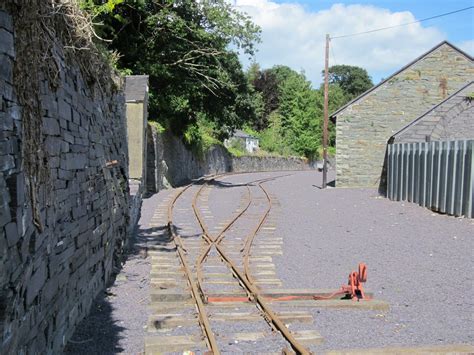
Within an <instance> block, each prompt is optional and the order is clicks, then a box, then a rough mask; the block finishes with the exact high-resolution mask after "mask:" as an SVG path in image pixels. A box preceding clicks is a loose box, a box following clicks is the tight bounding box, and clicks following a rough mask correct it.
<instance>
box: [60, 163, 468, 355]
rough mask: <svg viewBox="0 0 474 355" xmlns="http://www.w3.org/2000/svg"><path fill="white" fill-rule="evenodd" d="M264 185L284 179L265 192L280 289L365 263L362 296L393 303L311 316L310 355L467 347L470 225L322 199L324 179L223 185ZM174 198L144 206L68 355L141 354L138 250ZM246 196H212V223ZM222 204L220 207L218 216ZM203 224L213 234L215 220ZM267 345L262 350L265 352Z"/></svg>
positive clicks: (347, 196)
mask: <svg viewBox="0 0 474 355" xmlns="http://www.w3.org/2000/svg"><path fill="white" fill-rule="evenodd" d="M271 176H273V177H277V176H281V177H280V178H278V179H275V180H272V181H268V182H267V183H266V184H265V186H266V187H267V188H268V191H269V192H270V193H271V194H272V195H275V197H276V199H277V201H276V204H277V205H281V206H279V207H278V209H279V212H278V214H277V215H276V216H278V217H279V218H278V219H277V221H276V228H277V229H276V233H275V235H274V236H275V237H283V256H276V257H274V259H273V260H274V262H275V264H276V267H277V276H278V277H279V278H280V279H281V280H282V281H283V283H284V288H300V289H301V288H312V289H318V288H319V289H322V288H334V289H337V288H339V287H340V286H341V285H342V284H345V283H346V282H347V275H348V273H349V272H350V271H351V270H353V269H355V268H356V267H357V264H358V263H359V262H360V261H364V262H366V263H367V265H368V283H367V286H366V288H367V289H368V290H370V291H372V292H374V294H375V297H376V298H378V299H382V300H385V301H387V302H389V304H390V311H388V312H381V311H362V310H354V309H350V310H336V309H312V310H311V312H312V314H313V316H314V319H315V324H314V325H313V327H315V328H316V329H317V330H318V331H319V332H320V333H321V335H322V336H323V337H324V339H325V342H324V344H323V345H321V346H316V347H313V348H312V350H314V351H316V352H320V351H324V350H327V349H344V348H375V347H385V346H398V345H403V346H422V345H445V344H454V343H471V344H472V343H473V342H474V302H473V301H472V299H471V297H472V296H471V294H472V291H474V282H473V276H472V275H474V273H473V269H474V261H473V260H474V259H473V256H474V239H473V238H474V221H473V220H468V219H460V218H454V217H449V216H443V215H439V214H436V213H432V212H431V211H429V210H427V209H425V208H421V207H419V206H417V205H414V204H410V203H399V202H391V201H389V200H387V199H385V198H381V197H380V196H378V194H377V192H376V191H375V190H371V189H327V190H321V189H319V187H318V186H320V183H321V175H320V174H319V173H317V172H315V171H309V172H294V173H293V172H292V173H282V172H279V173H262V174H251V175H235V176H232V177H228V178H226V179H225V180H224V182H225V183H226V184H227V183H229V184H232V183H233V184H234V185H237V184H238V183H242V182H247V181H254V180H257V179H262V178H268V177H271ZM226 190H227V191H226ZM224 191H226V192H225V193H224ZM171 192H172V191H171ZM171 192H170V191H163V192H161V193H160V194H157V195H154V196H153V197H151V198H149V199H146V200H145V201H144V205H143V208H142V216H141V219H140V222H139V223H140V230H139V232H138V234H137V242H136V243H135V247H134V249H133V250H132V252H131V253H130V255H129V258H128V261H127V263H126V264H125V265H124V268H123V270H122V272H121V273H120V274H119V276H118V277H117V280H116V282H115V283H114V285H113V286H111V287H110V288H108V289H107V291H106V293H104V294H101V295H99V297H98V298H97V300H96V302H95V303H94V305H93V307H92V311H91V315H90V316H89V317H88V318H86V319H85V320H84V321H83V322H82V323H81V324H80V325H79V327H78V329H77V331H76V333H75V334H74V336H73V338H72V340H73V342H71V343H69V344H68V346H67V349H66V353H70V354H112V353H127V354H136V353H140V352H142V351H143V344H144V342H143V337H144V335H145V334H146V329H144V326H145V324H146V322H147V319H148V310H147V308H146V307H147V304H148V301H149V300H148V294H149V289H148V287H149V270H150V264H149V260H148V259H144V258H143V256H142V254H141V253H140V250H141V249H142V245H143V243H144V240H145V239H146V235H147V229H148V228H149V227H148V224H149V221H150V219H151V217H152V215H153V212H154V210H155V208H156V206H157V205H158V203H160V201H161V200H162V199H163V197H164V196H166V195H167V194H168V193H171ZM244 192H245V190H244V189H243V188H241V187H239V188H230V189H225V188H223V189H222V190H221V193H222V195H221V194H220V193H219V192H218V191H217V189H213V190H212V191H211V192H210V194H209V196H208V199H209V209H210V211H211V212H212V214H213V215H214V216H215V217H216V220H218V219H219V220H222V218H224V219H225V218H228V217H230V216H229V215H228V214H229V213H230V211H232V210H233V209H235V208H236V207H237V206H238V205H239V203H241V202H242V198H244V197H245V195H244ZM219 196H223V198H224V199H225V200H226V201H224V202H222V200H221V202H219V206H217V207H216V204H217V202H216V201H218V200H219ZM179 207H180V208H182V210H181V211H179V210H177V211H176V217H177V220H180V219H181V218H183V217H185V216H186V215H187V216H192V213H191V211H190V210H189V209H186V210H184V208H185V206H184V205H183V206H179ZM217 217H219V218H217ZM207 222H208V223H209V225H210V226H214V227H217V225H214V223H213V221H212V220H208V221H207ZM180 227H181V228H182V232H183V237H184V238H183V239H184V241H185V243H186V240H191V239H194V238H196V237H198V236H199V230H198V227H197V225H196V222H195V221H194V220H192V221H189V222H188V224H183V225H181V226H180ZM229 234H230V235H232V233H229ZM230 235H229V236H230ZM196 256H197V255H196ZM189 257H190V258H192V256H191V255H190V256H189ZM279 288H280V287H279ZM131 310H133V311H131ZM298 327H299V326H296V328H298ZM218 328H219V327H218ZM234 328H235V329H237V328H239V327H238V325H237V324H235V325H232V324H229V325H226V326H225V331H226V333H227V334H230V333H232V331H233V329H234ZM303 328H306V329H307V328H308V327H306V326H305V327H303ZM219 330H221V329H219ZM241 331H242V330H241ZM268 340H269V342H268V343H266V344H265V345H269V346H270V347H271V344H272V341H270V339H268ZM272 340H273V339H272ZM275 341H276V343H274V345H276V344H277V343H278V346H276V348H278V349H271V350H277V351H278V350H279V349H281V347H280V345H281V344H279V340H277V338H275ZM257 344H258V342H257ZM257 344H239V345H237V344H235V343H234V344H231V343H229V344H227V345H226V346H225V348H226V349H224V350H225V351H230V352H232V351H234V350H235V351H237V349H240V347H242V348H241V349H240V350H242V351H250V352H251V351H253V350H254V351H256V349H258V350H260V351H264V350H270V348H268V349H263V348H260V347H259V346H258V345H257ZM236 345H237V346H236ZM262 345H263V344H262ZM247 346H249V347H247ZM252 346H253V347H252Z"/></svg>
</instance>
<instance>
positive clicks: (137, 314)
mask: <svg viewBox="0 0 474 355" xmlns="http://www.w3.org/2000/svg"><path fill="white" fill-rule="evenodd" d="M168 193H169V192H168V191H163V192H160V193H159V194H155V195H153V196H152V197H150V198H148V199H145V200H144V201H143V207H142V211H141V217H140V221H139V225H138V230H137V233H136V238H135V240H134V241H133V246H132V248H131V250H130V253H129V254H128V256H127V261H126V263H125V265H124V266H123V269H122V270H121V271H120V273H119V274H118V275H117V278H116V280H115V282H114V283H113V285H112V286H110V287H109V288H107V289H106V290H105V292H101V293H100V294H99V296H98V297H97V298H96V300H95V301H94V303H93V304H92V308H91V311H90V314H89V316H88V317H86V318H85V319H84V320H83V321H82V322H81V323H80V324H79V325H78V327H77V328H76V331H75V333H74V335H73V336H72V339H71V341H70V342H69V343H68V344H67V346H66V349H65V353H66V354H116V353H125V354H138V353H142V352H143V351H144V340H143V339H144V336H145V334H146V329H144V326H145V325H146V323H147V320H148V310H147V306H148V303H149V273H150V261H149V259H148V258H145V257H144V255H145V254H144V245H145V242H146V236H147V234H148V233H149V231H150V230H149V223H150V220H151V218H152V216H153V213H154V211H155V208H156V206H157V205H158V204H159V203H160V201H161V200H162V199H163V197H164V196H165V195H167V194H168ZM131 310H132V311H131Z"/></svg>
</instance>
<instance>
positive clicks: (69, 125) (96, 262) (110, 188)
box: [0, 2, 129, 354]
mask: <svg viewBox="0 0 474 355" xmlns="http://www.w3.org/2000/svg"><path fill="white" fill-rule="evenodd" d="M33 3H36V2H31V3H28V4H27V3H25V5H24V8H22V9H21V10H19V11H26V13H25V14H24V15H25V16H28V14H29V13H33V12H28V7H29V6H30V4H33ZM2 5H3V3H2V4H0V8H1V7H2ZM31 6H38V5H31ZM39 6H42V5H39ZM15 8H16V9H19V8H20V7H15ZM12 14H13V13H12ZM23 20H24V16H23V15H19V14H18V13H16V14H14V17H13V18H12V16H10V14H9V13H7V12H6V11H1V10H0V353H1V354H46V353H48V354H52V353H56V354H57V353H60V352H61V349H62V347H63V345H64V344H65V342H67V340H68V339H69V338H70V336H71V335H72V333H73V331H74V327H75V325H76V324H78V323H79V322H80V321H81V320H82V318H84V316H85V315H86V314H87V313H88V311H89V309H90V306H91V303H92V301H93V299H94V298H95V297H96V295H97V294H98V293H99V291H100V290H102V289H103V288H104V287H105V285H106V283H107V282H108V281H109V279H110V276H111V275H112V272H113V269H114V266H116V265H118V264H119V260H120V257H121V254H122V249H123V244H124V241H125V238H126V235H127V229H128V222H129V200H128V184H127V166H128V161H127V146H126V144H127V143H126V142H127V139H126V129H125V114H124V99H123V96H122V94H121V92H120V90H119V89H116V90H108V88H106V87H102V88H101V90H94V87H93V86H92V84H90V83H89V82H88V81H86V79H85V78H84V76H83V74H82V71H81V70H80V69H79V65H78V64H77V63H76V62H75V58H72V57H70V58H69V59H66V56H65V54H64V52H63V48H62V46H61V45H60V43H61V39H59V38H55V41H54V43H55V44H54V46H53V47H52V48H51V51H50V52H47V53H42V54H43V55H46V54H51V55H52V56H53V57H52V59H51V57H45V60H54V62H51V63H52V64H53V66H52V67H51V69H53V70H57V77H56V76H55V78H56V79H57V82H55V83H53V82H51V81H49V78H50V76H49V75H50V74H51V73H45V72H44V71H42V70H43V69H44V66H43V64H44V63H41V62H40V61H35V60H33V59H32V58H31V56H30V55H31V52H26V51H27V50H30V49H28V48H26V49H25V47H24V44H25V43H27V44H28V46H33V45H34V43H33V42H34V41H33V40H32V39H31V38H25V37H19V34H18V33H22V31H25V30H29V28H27V27H24V26H23V25H19V24H18V22H17V21H23ZM32 21H36V20H35V19H32ZM33 23H34V22H33ZM21 26H22V27H21ZM40 27H41V26H40ZM22 46H23V47H22ZM22 48H23V49H22ZM31 50H34V49H31ZM21 63H23V64H27V65H28V71H27V72H25V67H21V66H20V65H21ZM54 63H56V64H54ZM83 64H84V63H83ZM56 65H57V66H56ZM38 70H39V73H38V77H35V73H36V72H37V71H38ZM53 74H54V73H53ZM22 75H29V77H28V78H27V79H28V80H27V81H25V80H24V79H25V77H22V78H21V77H19V76H22ZM104 75H106V74H104ZM53 76H54V75H53ZM105 80H107V78H106V79H105ZM108 80H109V81H110V80H112V78H111V77H109V78H108ZM21 85H27V86H26V89H24V90H25V91H23V89H21V88H25V86H21ZM36 86H37V87H38V91H36V90H34V91H33V94H32V95H31V93H28V92H27V90H29V89H28V87H33V88H34V87H36ZM113 86H114V85H110V87H111V88H113ZM19 88H20V89H19ZM24 102H27V104H28V105H32V106H31V107H29V108H26V106H24V105H23V103H24ZM31 110H33V111H34V112H35V114H33V115H30V114H29V113H31ZM32 147H34V149H32Z"/></svg>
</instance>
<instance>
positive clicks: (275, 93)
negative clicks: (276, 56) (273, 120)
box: [247, 64, 295, 130]
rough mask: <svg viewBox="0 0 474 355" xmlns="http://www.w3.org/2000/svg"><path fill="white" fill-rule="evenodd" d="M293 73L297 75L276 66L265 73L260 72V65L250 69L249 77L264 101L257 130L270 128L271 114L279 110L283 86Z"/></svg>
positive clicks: (286, 68) (285, 68)
mask: <svg viewBox="0 0 474 355" xmlns="http://www.w3.org/2000/svg"><path fill="white" fill-rule="evenodd" d="M293 73H295V71H294V70H292V69H291V68H289V67H287V66H284V65H275V66H274V67H272V68H270V69H265V70H263V71H262V70H260V67H259V66H258V64H254V65H252V66H251V67H250V68H249V70H248V72H247V76H248V77H249V80H250V82H251V84H252V85H253V87H254V88H255V91H256V92H257V94H260V95H261V98H262V101H263V113H262V114H261V115H258V116H257V120H256V122H255V125H254V126H255V128H256V129H259V130H261V129H264V128H266V127H267V126H268V124H269V121H268V119H269V116H270V114H271V113H272V112H273V111H274V110H276V109H277V108H278V106H279V103H280V100H279V98H280V95H281V85H282V84H283V82H284V81H285V80H286V79H287V78H288V77H289V76H291V75H292V74H293Z"/></svg>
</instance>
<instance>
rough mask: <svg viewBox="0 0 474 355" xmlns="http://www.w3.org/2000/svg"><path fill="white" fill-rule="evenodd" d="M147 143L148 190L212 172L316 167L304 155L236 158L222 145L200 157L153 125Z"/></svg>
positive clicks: (152, 190) (178, 184) (148, 133)
mask: <svg viewBox="0 0 474 355" xmlns="http://www.w3.org/2000/svg"><path fill="white" fill-rule="evenodd" d="M147 145H148V156H147V181H146V187H147V191H148V193H154V192H157V191H159V190H161V189H164V188H168V187H171V186H173V187H174V186H180V185H184V184H186V183H188V182H189V181H191V180H192V179H196V178H199V177H202V176H204V175H209V174H219V173H226V172H256V171H281V170H309V169H312V166H311V165H309V164H308V163H307V162H306V161H305V160H304V159H301V158H284V157H273V156H268V157H261V156H242V157H233V156H232V155H230V154H229V152H228V151H227V150H226V149H225V148H224V147H223V146H220V145H215V146H213V147H211V148H210V149H209V151H208V152H207V153H206V154H205V156H204V157H198V156H197V155H196V154H195V153H194V152H192V151H190V150H188V149H187V148H186V146H185V145H184V144H183V143H182V142H181V140H180V139H179V138H177V137H175V136H173V135H172V134H170V133H167V132H164V133H159V132H158V131H157V130H156V128H155V127H153V126H151V125H148V129H147Z"/></svg>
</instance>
